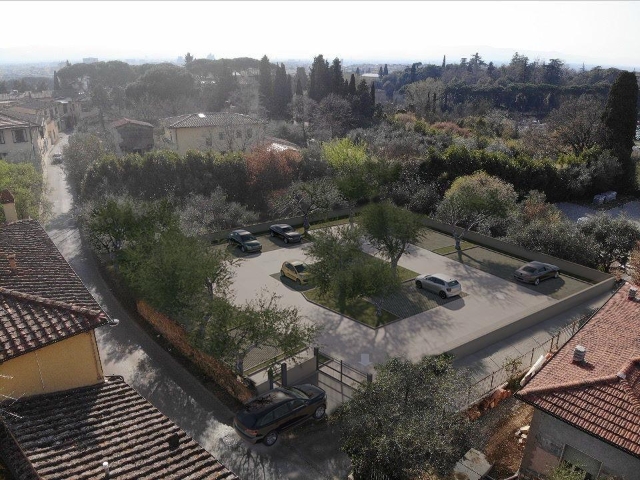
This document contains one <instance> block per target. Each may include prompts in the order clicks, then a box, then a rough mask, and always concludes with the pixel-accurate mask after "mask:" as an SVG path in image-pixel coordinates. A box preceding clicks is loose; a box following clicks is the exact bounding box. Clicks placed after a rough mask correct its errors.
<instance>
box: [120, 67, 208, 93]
mask: <svg viewBox="0 0 640 480" xmlns="http://www.w3.org/2000/svg"><path fill="white" fill-rule="evenodd" d="M145 93H148V94H149V95H150V96H151V97H153V98H155V99H157V100H171V99H175V98H177V97H191V96H193V95H194V94H195V93H196V89H195V81H194V78H193V76H192V75H191V73H189V71H188V70H186V69H185V68H183V67H178V66H176V65H171V64H159V65H154V66H152V67H151V68H149V69H148V70H147V71H146V72H144V73H143V74H142V75H141V76H140V77H139V78H138V79H137V80H136V81H135V82H133V83H131V84H129V85H128V86H127V88H126V95H127V98H128V99H132V100H138V99H140V98H141V97H142V96H144V94H145Z"/></svg>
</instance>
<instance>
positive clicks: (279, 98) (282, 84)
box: [271, 63, 292, 119]
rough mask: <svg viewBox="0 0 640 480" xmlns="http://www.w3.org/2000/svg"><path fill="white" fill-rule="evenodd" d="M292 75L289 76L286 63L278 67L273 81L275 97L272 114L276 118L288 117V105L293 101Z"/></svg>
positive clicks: (272, 103) (272, 102) (272, 101)
mask: <svg viewBox="0 0 640 480" xmlns="http://www.w3.org/2000/svg"><path fill="white" fill-rule="evenodd" d="M290 79H291V77H288V76H287V71H286V69H285V66H284V63H281V64H280V66H279V67H277V68H276V77H275V80H274V82H273V97H272V100H271V114H272V116H273V117H274V118H278V119H284V118H286V117H288V113H287V106H288V105H289V103H291V97H292V94H291V93H292V92H291V84H290Z"/></svg>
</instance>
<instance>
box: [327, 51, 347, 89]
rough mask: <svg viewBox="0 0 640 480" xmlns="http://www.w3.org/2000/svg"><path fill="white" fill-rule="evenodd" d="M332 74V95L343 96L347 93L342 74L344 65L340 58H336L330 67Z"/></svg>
mask: <svg viewBox="0 0 640 480" xmlns="http://www.w3.org/2000/svg"><path fill="white" fill-rule="evenodd" d="M330 74H331V93H335V94H336V95H340V96H343V95H344V94H345V93H346V92H345V88H344V74H343V73H342V64H341V63H340V59H339V58H337V57H336V58H334V59H333V63H332V64H331V67H330Z"/></svg>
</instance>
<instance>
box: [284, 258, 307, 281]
mask: <svg viewBox="0 0 640 480" xmlns="http://www.w3.org/2000/svg"><path fill="white" fill-rule="evenodd" d="M280 276H282V277H287V278H290V279H291V280H293V281H294V282H296V283H297V284H299V285H303V284H305V283H307V282H308V281H309V266H308V265H307V264H306V263H304V262H302V261H300V260H289V261H287V262H284V263H283V264H282V267H281V268H280Z"/></svg>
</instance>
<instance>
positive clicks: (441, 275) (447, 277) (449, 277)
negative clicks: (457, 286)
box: [425, 273, 455, 282]
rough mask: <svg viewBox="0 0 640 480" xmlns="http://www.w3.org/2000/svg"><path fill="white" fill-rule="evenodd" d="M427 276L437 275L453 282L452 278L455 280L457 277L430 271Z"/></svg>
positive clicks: (441, 278)
mask: <svg viewBox="0 0 640 480" xmlns="http://www.w3.org/2000/svg"><path fill="white" fill-rule="evenodd" d="M425 277H436V278H439V279H440V280H444V281H445V282H451V281H452V280H455V278H453V277H452V276H450V275H446V274H444V273H430V274H428V275H425Z"/></svg>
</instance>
